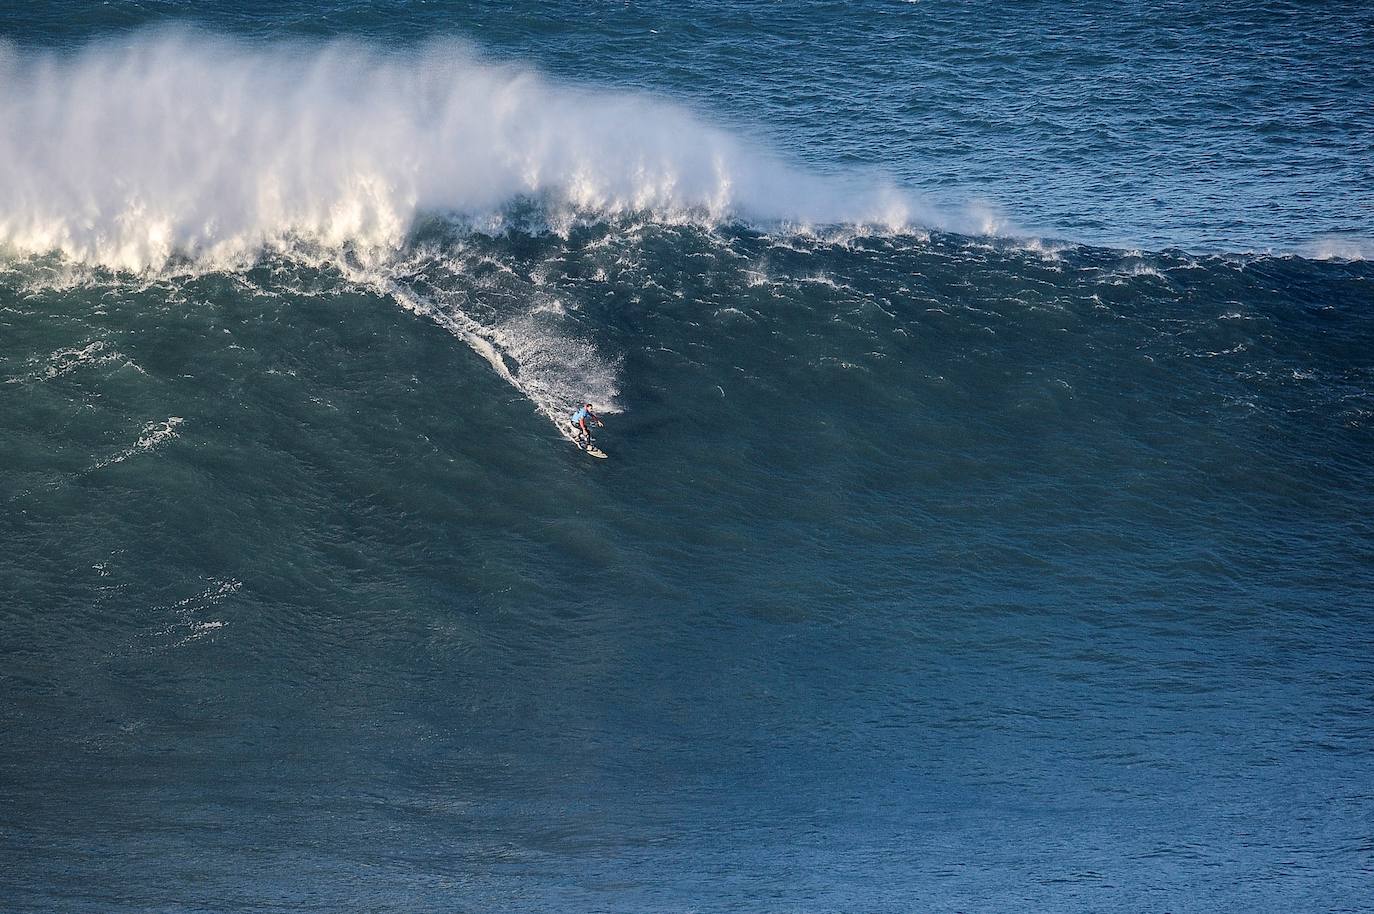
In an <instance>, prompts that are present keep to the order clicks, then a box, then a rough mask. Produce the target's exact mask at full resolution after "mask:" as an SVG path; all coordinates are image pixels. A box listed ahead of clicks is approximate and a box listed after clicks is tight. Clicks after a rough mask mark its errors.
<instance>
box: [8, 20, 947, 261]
mask: <svg viewBox="0 0 1374 914" xmlns="http://www.w3.org/2000/svg"><path fill="white" fill-rule="evenodd" d="M0 85H3V86H5V87H6V88H5V90H4V91H3V93H0V124H3V125H5V126H4V127H3V128H0V244H2V245H4V246H6V247H8V248H10V249H11V250H12V251H14V252H16V253H18V254H21V255H36V254H48V253H52V252H59V253H60V254H62V255H63V256H64V257H66V258H67V259H69V260H73V261H77V262H82V263H88V264H93V265H100V266H104V267H109V268H113V269H121V270H125V269H127V270H135V271H137V270H145V269H149V268H157V267H159V266H162V265H164V264H166V263H167V262H169V261H170V260H174V259H176V258H190V259H192V260H194V261H197V262H209V263H211V264H214V265H216V266H225V265H230V264H234V263H235V262H241V261H243V260H245V259H252V258H253V257H255V256H256V255H257V254H258V253H259V252H260V251H261V250H262V249H263V248H265V247H266V248H273V247H279V246H283V245H298V244H300V243H301V242H305V243H307V244H311V245H323V246H325V247H329V248H334V247H337V246H341V245H350V246H352V247H354V248H355V249H357V250H361V251H391V250H394V249H395V248H397V247H398V246H400V245H402V244H403V243H404V241H405V238H406V236H407V233H408V232H409V231H410V229H411V226H412V225H413V223H414V221H415V219H416V216H417V215H419V214H421V213H424V212H441V213H446V214H456V215H458V216H460V217H462V218H465V219H468V220H471V221H473V222H474V223H476V224H483V223H484V221H486V220H492V219H499V217H500V213H501V211H502V208H503V207H506V206H508V205H510V204H511V203H512V202H514V201H520V200H534V201H536V202H537V204H538V206H539V208H540V209H541V211H543V212H546V213H550V214H554V217H555V220H556V218H557V214H568V213H579V212H580V213H587V212H591V213H595V214H597V215H599V216H603V217H604V216H616V215H621V214H625V213H627V212H649V213H652V214H653V216H654V217H655V218H662V219H670V220H690V221H708V222H715V221H721V220H741V221H759V222H783V223H789V224H802V225H806V224H833V223H842V224H860V225H874V226H881V227H883V228H890V229H900V228H903V227H905V226H907V225H908V224H909V223H910V222H911V220H913V219H921V220H923V221H925V222H927V223H929V222H931V221H934V220H932V219H931V214H930V213H929V212H926V211H923V210H922V209H921V207H919V206H918V205H916V204H915V202H914V201H913V200H912V199H910V197H909V196H907V195H905V194H903V193H901V192H899V191H897V190H895V189H893V188H892V187H890V186H881V185H876V186H875V185H874V184H873V183H872V182H863V181H860V180H857V179H854V180H849V179H843V178H834V177H820V176H817V175H813V174H810V173H807V172H805V171H802V170H800V169H797V168H795V167H791V166H789V165H787V164H786V163H784V162H782V161H781V160H780V159H778V157H776V156H774V155H773V154H771V153H769V152H767V151H765V150H763V149H760V148H758V147H757V146H756V145H755V144H752V143H750V142H749V141H747V140H746V139H744V138H741V137H739V136H736V135H733V134H731V133H729V132H727V131H725V130H723V129H721V128H718V127H715V126H712V125H710V124H708V123H706V122H705V121H703V120H702V119H701V118H699V117H697V116H695V115H693V114H692V113H691V112H689V111H687V110H685V109H683V108H680V107H678V106H675V105H673V104H671V103H668V102H665V101H663V100H659V99H655V98H651V97H648V96H643V95H635V94H629V93H623V92H615V91H609V90H601V89H592V88H587V87H574V86H568V85H563V84H558V83H555V82H553V81H551V80H549V79H547V78H545V77H544V76H542V75H540V74H539V73H537V72H535V71H533V70H531V69H528V68H523V67H519V66H514V65H504V64H496V63H493V62H491V61H488V60H484V59H483V58H482V57H481V56H480V55H478V54H476V53H475V52H474V51H473V50H472V49H471V48H469V47H467V46H466V45H463V44H461V43H457V42H445V43H440V44H430V45H427V46H425V47H423V48H417V49H411V50H408V51H404V52H397V53H387V52H384V51H381V50H379V49H377V48H374V47H370V46H364V45H360V44H357V43H352V42H334V43H329V44H322V45H299V44H275V45H266V46H263V45H249V44H245V43H243V42H238V41H229V40H221V39H218V38H214V37H211V36H208V35H205V34H203V33H199V32H189V31H182V30H178V31H157V32H151V33H143V34H140V35H137V36H134V37H133V38H130V39H126V40H124V41H120V42H102V43H97V44H93V45H89V46H87V47H85V48H83V49H81V50H78V51H77V52H75V53H70V54H59V53H55V52H40V51H31V50H20V49H17V48H15V47H12V46H11V47H4V46H0Z"/></svg>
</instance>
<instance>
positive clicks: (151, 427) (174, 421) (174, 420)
mask: <svg viewBox="0 0 1374 914" xmlns="http://www.w3.org/2000/svg"><path fill="white" fill-rule="evenodd" d="M185 421H186V420H185V419H183V418H182V417H181V416H169V417H167V419H166V421H163V422H149V423H148V424H147V425H145V426H144V427H143V431H142V433H140V434H139V436H138V441H136V442H134V445H133V446H132V447H128V448H125V449H124V450H122V451H120V452H119V453H118V454H115V455H114V456H113V457H108V458H106V459H105V460H102V461H100V462H99V463H97V464H96V465H95V466H94V467H92V469H96V470H99V469H103V468H104V467H108V466H113V465H115V464H116V463H123V462H124V461H125V460H128V459H129V458H130V457H132V456H134V455H135V454H141V453H143V452H145V451H151V450H152V449H153V448H155V447H157V446H158V445H160V444H162V443H163V442H164V441H167V440H169V439H171V438H175V437H177V431H176V430H177V427H178V426H179V425H181V424H182V423H183V422H185Z"/></svg>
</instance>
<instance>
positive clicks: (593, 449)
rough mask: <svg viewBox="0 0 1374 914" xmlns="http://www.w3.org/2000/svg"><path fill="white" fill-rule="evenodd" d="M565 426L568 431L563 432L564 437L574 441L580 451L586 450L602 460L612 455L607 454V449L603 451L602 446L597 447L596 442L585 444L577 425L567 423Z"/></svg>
mask: <svg viewBox="0 0 1374 914" xmlns="http://www.w3.org/2000/svg"><path fill="white" fill-rule="evenodd" d="M565 428H566V429H567V431H565V432H564V433H563V437H565V438H567V439H568V440H569V441H571V442H572V443H573V447H575V448H577V449H578V450H579V451H586V452H587V453H588V454H591V455H592V456H593V457H600V458H601V459H602V460H605V459H606V458H607V457H609V456H611V455H610V454H607V453H606V452H605V451H603V450H602V449H601V448H599V447H597V446H596V445H595V444H587V445H583V444H582V439H581V436H580V435H578V433H577V428H576V427H575V426H573V425H565Z"/></svg>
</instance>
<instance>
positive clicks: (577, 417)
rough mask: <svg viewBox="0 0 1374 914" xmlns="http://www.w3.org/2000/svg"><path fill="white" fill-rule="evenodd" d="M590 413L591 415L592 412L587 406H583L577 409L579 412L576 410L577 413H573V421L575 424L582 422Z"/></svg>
mask: <svg viewBox="0 0 1374 914" xmlns="http://www.w3.org/2000/svg"><path fill="white" fill-rule="evenodd" d="M589 415H591V412H590V411H589V410H588V409H587V407H585V406H583V407H581V408H579V409H578V410H577V412H575V413H573V414H572V423H573V425H576V424H577V423H579V422H581V421H582V420H583V419H585V418H587V417H588V416H589Z"/></svg>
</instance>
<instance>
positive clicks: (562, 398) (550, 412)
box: [339, 263, 615, 444]
mask: <svg viewBox="0 0 1374 914" xmlns="http://www.w3.org/2000/svg"><path fill="white" fill-rule="evenodd" d="M339 267H340V269H341V270H342V271H343V272H344V274H345V275H346V276H347V277H348V278H349V279H350V280H352V281H353V282H355V283H358V284H359V285H364V286H368V287H371V288H373V289H375V290H377V291H378V292H379V293H381V294H382V295H385V296H387V297H389V298H392V299H394V300H395V301H396V302H397V303H398V304H399V305H400V306H401V307H402V308H405V309H406V310H407V311H410V312H412V313H414V314H419V315H423V316H424V317H427V318H429V319H430V320H432V321H434V322H435V323H436V324H438V325H439V326H441V327H443V328H444V329H445V330H447V331H448V332H449V333H451V334H453V335H454V336H456V337H457V338H458V339H460V340H462V341H463V342H464V343H465V344H466V345H467V346H468V348H469V349H471V350H472V351H473V352H475V353H477V354H478V355H480V356H481V357H482V358H483V359H484V360H485V361H486V362H487V364H488V365H490V366H491V368H492V370H493V371H495V372H496V374H497V375H498V376H499V377H500V378H501V380H503V381H505V382H506V383H507V384H509V385H510V386H511V387H513V388H515V390H516V391H518V392H519V393H520V394H521V395H522V396H523V397H525V399H527V400H529V401H530V403H532V404H533V405H534V408H535V410H536V411H538V412H539V413H540V414H541V415H543V416H544V417H545V418H546V419H548V420H549V421H550V422H551V423H553V426H554V428H556V429H557V430H558V433H559V434H560V435H562V436H563V437H564V438H566V439H567V440H568V441H570V442H572V443H574V444H576V443H577V439H576V436H575V435H574V433H573V430H572V427H571V426H570V425H569V424H568V419H567V417H568V415H569V414H570V413H571V412H572V410H573V409H574V408H575V405H576V404H577V403H578V402H580V401H581V400H582V399H584V398H585V397H587V396H589V395H590V394H588V393H585V392H582V391H579V390H574V389H571V385H569V384H559V383H557V381H555V380H554V379H552V378H549V377H546V376H543V375H541V374H540V373H538V372H537V371H525V370H523V365H522V364H521V363H520V362H518V361H516V364H515V366H514V367H512V364H511V361H512V359H511V356H510V354H509V351H510V349H511V348H512V347H511V345H510V341H509V340H506V339H503V336H504V335H503V334H502V332H501V329H500V328H499V327H489V326H487V325H485V324H483V323H481V322H480V321H478V320H475V319H474V318H472V317H471V316H470V315H469V314H467V313H466V312H465V311H463V310H462V309H461V308H459V307H457V306H456V305H453V304H448V305H446V306H445V307H440V306H439V305H437V304H435V303H434V302H432V301H430V300H429V299H427V298H426V297H425V296H423V295H420V294H419V293H417V292H415V291H414V290H413V289H409V288H407V287H406V286H405V285H404V284H402V283H400V282H397V281H396V280H394V279H391V278H389V277H386V276H383V275H380V274H375V273H367V272H364V271H361V270H358V269H356V268H354V267H351V266H349V265H347V264H345V263H340V264H339ZM542 342H543V345H544V346H548V345H557V344H558V341H552V340H545V341H542ZM503 344H504V345H503ZM614 393H615V391H614V390H610V391H608V392H607V393H606V394H605V398H606V400H607V401H608V402H607V403H606V404H605V408H606V409H608V410H609V409H612V408H613V406H612V405H611V403H610V402H609V401H610V400H611V398H613V397H614Z"/></svg>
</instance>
